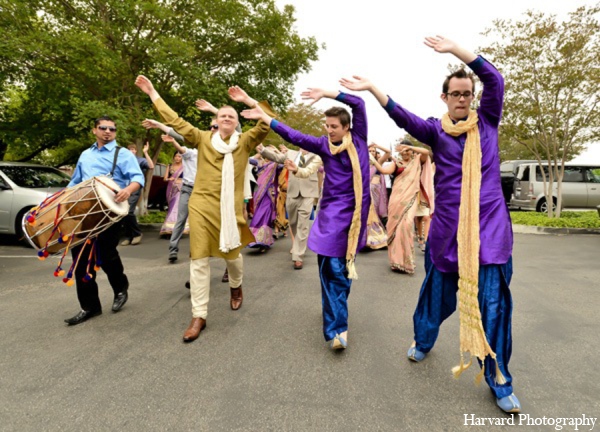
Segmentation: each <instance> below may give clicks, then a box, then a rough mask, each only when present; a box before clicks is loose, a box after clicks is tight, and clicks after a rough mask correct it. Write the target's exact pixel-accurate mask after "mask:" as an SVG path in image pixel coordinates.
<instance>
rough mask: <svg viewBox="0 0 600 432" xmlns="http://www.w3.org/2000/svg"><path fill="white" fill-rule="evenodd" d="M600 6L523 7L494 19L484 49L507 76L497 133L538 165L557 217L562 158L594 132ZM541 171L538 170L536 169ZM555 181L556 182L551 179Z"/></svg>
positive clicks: (599, 131) (598, 127)
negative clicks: (550, 11) (514, 17)
mask: <svg viewBox="0 0 600 432" xmlns="http://www.w3.org/2000/svg"><path fill="white" fill-rule="evenodd" d="M599 12H600V5H596V6H594V7H585V6H584V7H580V8H578V9H576V10H575V11H574V12H572V13H570V14H569V17H568V19H567V20H565V21H563V22H559V21H558V20H557V18H556V16H555V15H547V14H544V13H539V12H533V11H528V12H527V13H525V16H524V18H523V19H522V20H521V21H511V20H496V21H494V26H493V27H492V28H490V29H487V30H486V31H485V32H484V34H485V35H487V36H489V37H491V38H492V39H493V40H494V42H492V43H491V44H490V45H489V46H488V47H486V48H484V49H482V52H483V53H485V54H486V55H487V56H488V58H490V59H491V60H492V61H493V62H494V64H495V65H496V66H498V68H499V69H500V70H501V72H502V74H503V75H504V78H505V85H506V91H505V101H504V115H503V120H502V137H503V139H504V140H506V142H508V143H514V142H516V143H519V144H520V145H522V146H524V147H525V148H526V149H527V150H528V151H529V152H530V154H533V155H534V156H535V159H537V160H538V163H539V164H540V165H541V164H542V163H543V162H546V163H547V164H548V165H549V166H550V167H551V169H550V170H548V176H547V177H546V175H545V174H544V188H545V195H546V202H548V203H552V202H553V193H552V191H553V190H554V189H556V191H557V206H556V211H555V212H553V210H552V206H551V205H549V206H548V209H549V211H548V215H549V217H553V216H556V217H560V207H561V200H562V179H563V175H564V164H565V162H566V161H568V160H570V159H571V158H572V157H574V156H575V155H577V154H578V153H580V152H581V150H582V148H583V146H584V144H586V143H588V142H591V141H594V140H597V139H598V137H599V136H600V106H599V102H600V93H599V91H598V88H599V87H598V86H599V84H600V26H599V24H598V20H597V17H598V13H599ZM542 173H544V170H542ZM555 185H556V186H555Z"/></svg>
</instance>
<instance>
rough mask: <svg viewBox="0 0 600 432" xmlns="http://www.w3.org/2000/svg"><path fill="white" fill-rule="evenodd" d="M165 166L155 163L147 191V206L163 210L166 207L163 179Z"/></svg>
mask: <svg viewBox="0 0 600 432" xmlns="http://www.w3.org/2000/svg"><path fill="white" fill-rule="evenodd" d="M166 171H167V166H166V165H165V164H161V163H157V164H156V165H154V172H153V173H152V183H151V184H150V192H149V193H148V208H151V207H153V208H156V209H159V210H163V209H164V208H167V182H166V181H164V180H163V178H164V176H165V172H166Z"/></svg>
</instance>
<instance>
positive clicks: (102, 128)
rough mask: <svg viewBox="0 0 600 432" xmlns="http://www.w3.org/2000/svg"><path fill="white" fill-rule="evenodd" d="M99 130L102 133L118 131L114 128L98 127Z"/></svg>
mask: <svg viewBox="0 0 600 432" xmlns="http://www.w3.org/2000/svg"><path fill="white" fill-rule="evenodd" d="M98 129H100V130H101V131H106V130H109V131H111V132H116V131H117V128H116V127H114V126H98Z"/></svg>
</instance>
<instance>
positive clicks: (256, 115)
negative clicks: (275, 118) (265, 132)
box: [240, 105, 265, 120]
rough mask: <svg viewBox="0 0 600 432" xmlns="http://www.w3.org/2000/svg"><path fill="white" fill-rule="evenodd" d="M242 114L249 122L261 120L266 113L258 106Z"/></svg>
mask: <svg viewBox="0 0 600 432" xmlns="http://www.w3.org/2000/svg"><path fill="white" fill-rule="evenodd" d="M240 114H241V115H242V117H244V118H245V119H248V120H260V119H261V118H262V117H263V116H264V115H265V112H264V111H263V110H262V108H261V107H260V106H259V105H256V106H255V107H254V108H252V109H245V110H244V111H242V112H241V113H240Z"/></svg>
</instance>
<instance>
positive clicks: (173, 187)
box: [160, 165, 190, 236]
mask: <svg viewBox="0 0 600 432" xmlns="http://www.w3.org/2000/svg"><path fill="white" fill-rule="evenodd" d="M171 177H173V178H174V179H175V180H172V181H169V184H168V185H167V203H168V205H169V209H168V211H167V217H166V218H165V222H164V223H163V224H162V227H160V235H161V236H162V235H171V233H172V232H173V227H174V226H175V224H176V223H177V213H178V208H179V196H180V195H181V186H182V185H183V165H182V166H181V168H179V169H178V170H177V171H175V172H174V173H173V175H172V176H171ZM183 233H184V234H189V233H190V226H189V224H188V222H187V221H186V222H185V229H184V231H183Z"/></svg>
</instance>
